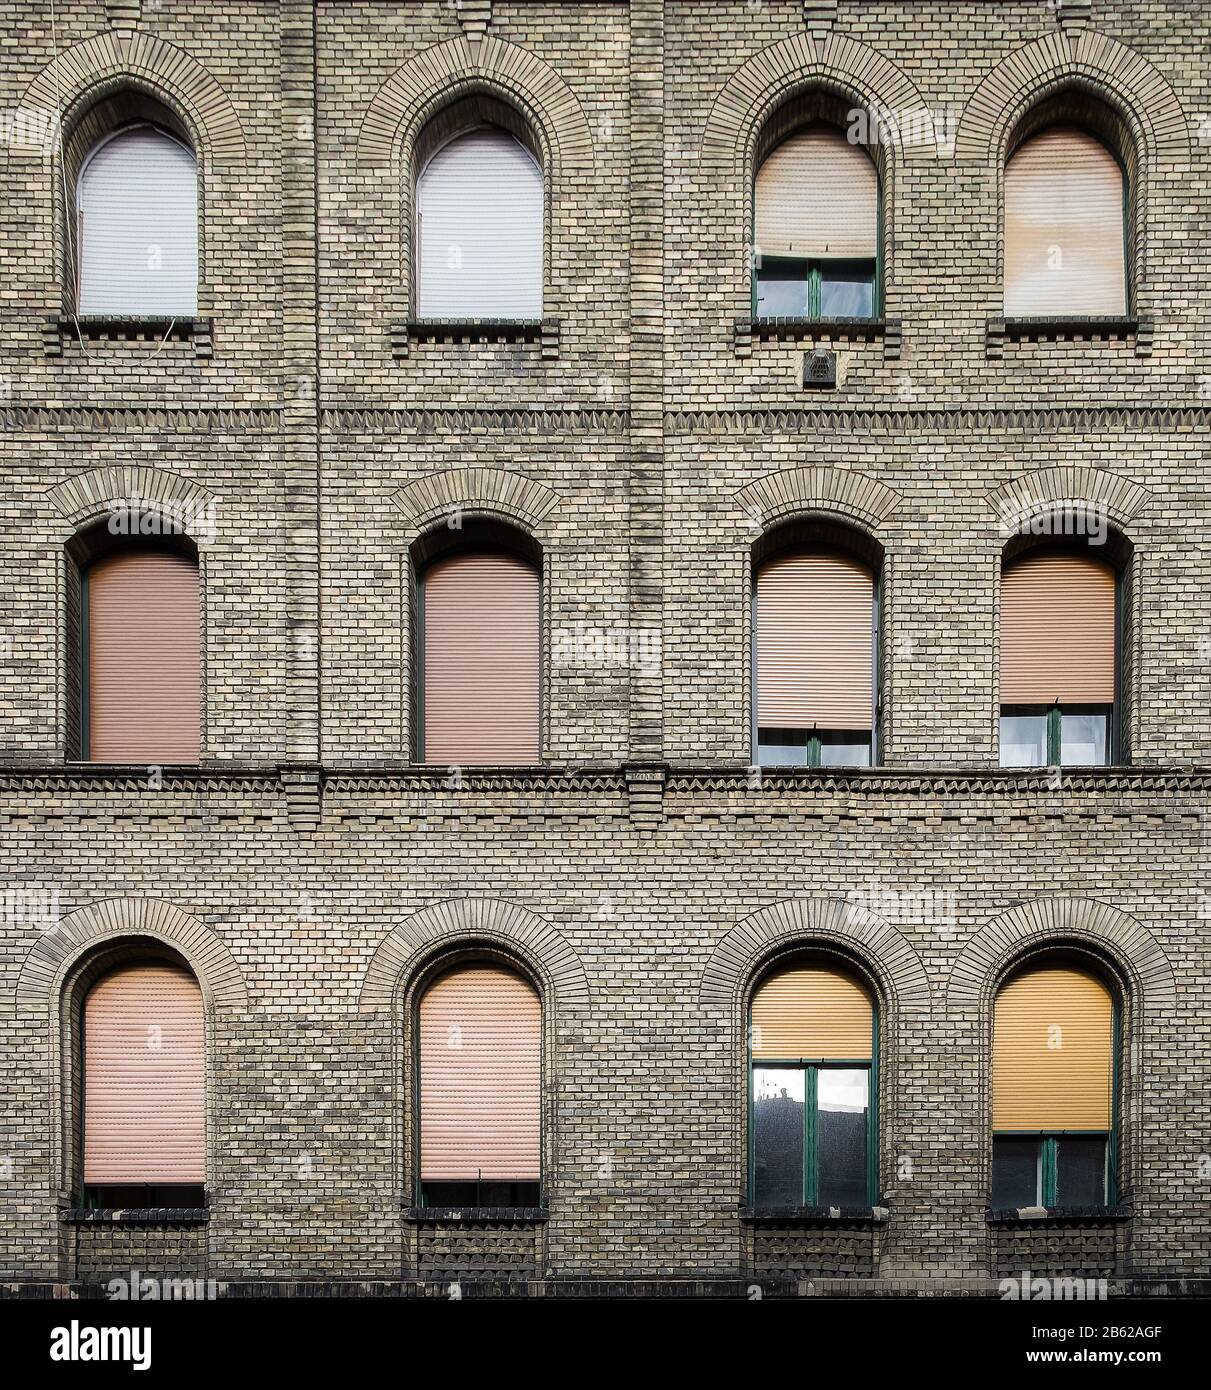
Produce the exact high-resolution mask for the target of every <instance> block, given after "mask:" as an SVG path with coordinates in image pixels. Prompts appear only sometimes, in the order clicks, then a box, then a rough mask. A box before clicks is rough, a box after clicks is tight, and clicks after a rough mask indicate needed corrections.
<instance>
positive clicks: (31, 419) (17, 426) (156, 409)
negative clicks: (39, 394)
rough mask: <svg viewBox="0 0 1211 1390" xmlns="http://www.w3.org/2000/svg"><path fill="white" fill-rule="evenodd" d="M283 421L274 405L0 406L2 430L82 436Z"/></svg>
mask: <svg viewBox="0 0 1211 1390" xmlns="http://www.w3.org/2000/svg"><path fill="white" fill-rule="evenodd" d="M280 425H281V414H280V411H279V410H278V409H277V407H275V406H264V407H262V408H259V409H256V408H254V409H250V410H222V409H213V408H211V407H209V406H202V407H199V408H197V409H191V408H189V407H188V406H182V407H178V408H167V409H166V408H165V407H163V406H158V405H147V406H139V405H132V406H75V405H68V406H42V405H28V406H26V405H15V406H8V407H6V408H5V409H3V410H0V430H7V431H12V432H13V433H21V434H34V433H40V432H44V431H47V430H62V431H64V432H65V433H70V434H79V433H82V432H83V433H90V434H124V433H134V432H136V431H137V432H144V431H146V432H148V433H151V434H158V435H163V434H273V433H275V432H276V431H277V430H278V429H279V428H280Z"/></svg>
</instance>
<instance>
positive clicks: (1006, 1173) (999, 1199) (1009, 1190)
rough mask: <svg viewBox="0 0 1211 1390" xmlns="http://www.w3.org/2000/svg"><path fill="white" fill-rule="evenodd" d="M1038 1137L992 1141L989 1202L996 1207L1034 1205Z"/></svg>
mask: <svg viewBox="0 0 1211 1390" xmlns="http://www.w3.org/2000/svg"><path fill="white" fill-rule="evenodd" d="M1041 1144H1042V1141H1041V1140H1039V1139H1001V1138H994V1139H993V1141H992V1205H993V1208H994V1210H996V1211H1010V1210H1012V1209H1014V1208H1016V1207H1037V1206H1039V1205H1040V1203H1041V1201H1042V1197H1041V1195H1040V1193H1039V1149H1040V1146H1041Z"/></svg>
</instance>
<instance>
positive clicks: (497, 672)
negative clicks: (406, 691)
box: [421, 551, 539, 764]
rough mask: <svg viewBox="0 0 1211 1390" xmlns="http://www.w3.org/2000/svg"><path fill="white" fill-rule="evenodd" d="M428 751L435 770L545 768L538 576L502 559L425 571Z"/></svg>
mask: <svg viewBox="0 0 1211 1390" xmlns="http://www.w3.org/2000/svg"><path fill="white" fill-rule="evenodd" d="M421 592H422V596H423V603H424V615H423V623H424V658H423V661H424V752H423V758H424V760H425V761H426V762H430V763H447V764H464V763H536V762H537V761H538V759H539V734H538V718H539V576H538V571H537V570H536V569H535V568H534V567H533V565H531V564H529V563H528V562H527V561H525V560H522V559H520V558H519V557H518V556H516V555H511V554H508V553H506V552H504V551H484V552H471V551H464V552H459V553H458V554H455V555H450V556H447V557H446V558H444V559H441V560H438V561H436V562H435V563H434V564H433V565H431V566H430V567H429V569H428V570H426V571H425V575H424V579H423V582H422V589H421Z"/></svg>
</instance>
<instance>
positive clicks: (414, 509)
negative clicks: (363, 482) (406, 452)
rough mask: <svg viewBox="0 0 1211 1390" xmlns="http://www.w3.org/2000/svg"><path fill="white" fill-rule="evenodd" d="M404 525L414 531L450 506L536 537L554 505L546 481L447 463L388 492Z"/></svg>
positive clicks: (445, 513)
mask: <svg viewBox="0 0 1211 1390" xmlns="http://www.w3.org/2000/svg"><path fill="white" fill-rule="evenodd" d="M391 500H392V502H394V503H395V505H396V506H397V507H398V508H399V509H400V511H401V512H403V514H404V516H405V517H406V518H407V520H408V525H409V528H410V529H411V530H412V531H415V532H416V533H417V534H419V533H420V532H421V531H424V530H425V529H426V528H427V527H429V526H431V525H432V524H433V522H435V521H437V520H438V519H440V518H441V517H444V516H449V515H450V514H451V513H454V512H466V513H476V512H488V513H490V514H493V515H497V516H502V517H504V518H506V519H507V520H509V521H514V522H516V523H517V524H518V525H520V526H523V527H524V528H525V529H526V530H527V531H530V532H532V533H533V534H534V536H535V537H536V538H537V539H539V540H541V539H542V533H543V528H544V523H545V521H546V518H547V516H548V515H549V514H550V513H551V512H552V511H553V510H554V509H555V508H556V507H557V506H558V505H559V501H560V497H559V494H558V493H557V492H555V491H554V490H553V489H551V488H549V487H547V486H546V484H545V483H540V482H537V481H535V480H534V479H533V478H526V477H523V476H522V475H521V474H520V473H514V472H511V471H509V470H507V469H504V468H478V467H475V468H450V469H446V470H445V471H444V472H441V473H430V474H428V475H426V476H425V477H423V478H417V479H416V480H415V481H414V482H411V483H407V484H405V485H404V486H403V487H401V488H399V489H398V491H396V492H393V493H392V494H391Z"/></svg>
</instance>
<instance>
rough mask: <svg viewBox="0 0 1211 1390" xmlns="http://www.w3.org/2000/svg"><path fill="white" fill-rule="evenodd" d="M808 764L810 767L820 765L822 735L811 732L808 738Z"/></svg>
mask: <svg viewBox="0 0 1211 1390" xmlns="http://www.w3.org/2000/svg"><path fill="white" fill-rule="evenodd" d="M807 765H808V767H819V766H820V735H819V734H815V733H813V734H810V735H809V736H808V740H807Z"/></svg>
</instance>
